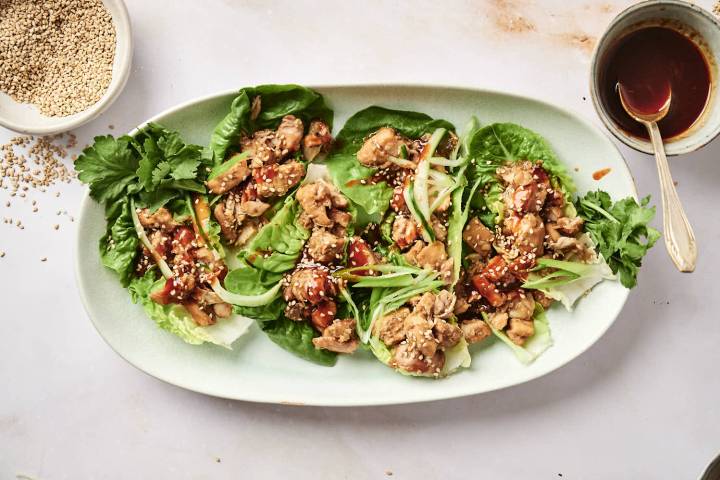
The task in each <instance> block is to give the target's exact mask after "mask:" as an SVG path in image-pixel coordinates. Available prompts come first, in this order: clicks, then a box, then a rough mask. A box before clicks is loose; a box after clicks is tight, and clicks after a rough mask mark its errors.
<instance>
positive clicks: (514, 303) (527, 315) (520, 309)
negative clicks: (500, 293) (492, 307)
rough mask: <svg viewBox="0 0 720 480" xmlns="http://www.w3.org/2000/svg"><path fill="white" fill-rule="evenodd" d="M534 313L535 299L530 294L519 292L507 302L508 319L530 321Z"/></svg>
mask: <svg viewBox="0 0 720 480" xmlns="http://www.w3.org/2000/svg"><path fill="white" fill-rule="evenodd" d="M534 311H535V299H534V298H533V295H532V293H530V292H521V293H519V294H517V295H515V296H513V297H511V300H510V301H509V302H508V311H507V312H508V315H509V316H510V318H511V319H512V318H520V319H532V316H533V312H534Z"/></svg>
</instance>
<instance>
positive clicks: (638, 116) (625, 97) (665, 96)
mask: <svg viewBox="0 0 720 480" xmlns="http://www.w3.org/2000/svg"><path fill="white" fill-rule="evenodd" d="M643 94H646V95H643ZM647 94H648V92H636V91H633V90H632V89H630V88H629V87H627V86H626V85H624V84H622V83H619V84H618V95H620V103H621V104H622V106H623V108H624V109H625V111H626V112H627V113H628V115H630V116H631V117H632V118H634V119H635V120H637V121H638V122H640V123H643V122H656V123H657V122H659V121H660V120H662V119H663V118H665V116H666V115H667V114H668V112H669V111H670V103H671V102H672V90H671V89H670V85H666V86H665V88H664V91H663V92H661V93H660V94H659V95H658V94H657V93H655V92H650V95H652V96H654V97H655V98H654V100H655V102H654V103H655V105H659V107H658V106H654V108H646V107H647V105H643V104H642V103H641V102H642V100H643V98H642V97H643V96H650V95H647ZM659 99H660V100H662V102H660V101H658V100H659Z"/></svg>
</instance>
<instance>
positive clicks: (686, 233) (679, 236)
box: [646, 122, 697, 272]
mask: <svg viewBox="0 0 720 480" xmlns="http://www.w3.org/2000/svg"><path fill="white" fill-rule="evenodd" d="M646 126H647V129H648V132H649V134H650V140H651V141H652V145H653V150H655V161H656V163H657V169H658V174H659V176H660V191H661V192H662V206H663V230H665V235H664V236H665V247H666V248H667V251H668V253H669V254H670V258H671V259H672V261H673V262H674V263H675V266H676V267H677V268H678V270H680V271H681V272H692V271H693V270H695V263H696V261H697V244H696V243H695V233H693V229H692V227H691V226H690V222H688V219H687V216H686V215H685V210H683V207H682V204H681V203H680V198H679V197H678V194H677V190H675V184H674V183H673V179H672V176H671V175H670V167H669V166H668V161H667V157H666V156H665V147H664V146H663V141H662V136H661V135H660V129H659V128H658V126H657V123H656V122H648V123H647V124H646Z"/></svg>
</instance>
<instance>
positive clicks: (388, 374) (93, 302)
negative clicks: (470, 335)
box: [77, 86, 636, 406]
mask: <svg viewBox="0 0 720 480" xmlns="http://www.w3.org/2000/svg"><path fill="white" fill-rule="evenodd" d="M317 90H319V91H320V92H321V93H322V94H323V95H324V96H325V97H326V101H327V102H328V103H329V104H330V106H331V107H332V108H333V109H334V110H335V115H336V116H335V125H336V127H335V130H336V131H337V130H338V129H339V128H340V127H341V126H342V125H343V123H344V122H345V120H346V119H347V118H348V117H349V116H350V115H351V114H353V113H354V112H356V111H358V110H360V109H362V108H365V107H367V106H369V105H373V104H375V105H382V106H385V107H390V108H398V109H403V110H416V111H421V112H425V113H427V114H429V115H432V116H433V117H436V118H446V119H447V120H449V121H451V122H453V123H455V125H456V126H457V127H458V128H460V129H462V127H463V126H464V124H465V123H466V122H467V120H468V119H469V118H470V116H471V115H476V116H477V117H478V118H479V120H480V122H481V123H490V122H515V123H519V124H521V125H523V126H525V127H528V128H531V129H533V130H535V131H537V132H538V133H540V134H541V135H543V136H544V137H545V138H547V139H548V140H549V141H550V143H551V144H552V146H553V147H554V149H555V151H556V152H557V154H558V156H559V157H560V159H561V160H562V161H563V162H564V163H565V164H566V165H567V167H568V170H569V171H570V172H571V174H572V175H573V176H574V178H575V181H576V183H577V185H578V190H579V192H584V191H587V190H594V189H597V188H599V187H601V188H602V189H603V190H606V191H607V192H608V193H610V195H612V196H613V197H614V198H623V197H626V196H636V193H635V186H634V183H633V179H632V176H631V175H630V172H629V171H628V168H627V166H626V164H625V162H624V160H623V158H622V156H621V155H620V153H619V152H618V150H617V149H616V147H615V146H614V145H613V143H611V142H610V140H609V139H608V137H607V136H606V135H605V134H604V133H602V132H601V131H599V130H598V129H597V128H595V127H594V126H592V125H590V124H589V123H587V122H586V121H584V120H582V119H580V118H578V117H577V116H575V115H573V114H571V113H569V112H567V111H564V110H561V109H559V108H556V107H554V106H551V105H548V104H545V103H542V102H538V101H536V100H532V99H528V98H523V97H517V96H512V95H507V94H502V93H496V92H488V91H481V90H469V89H455V88H441V87H416V86H340V87H320V88H317ZM233 97H234V92H225V93H222V94H218V95H214V96H211V97H206V98H202V99H199V100H195V101H192V102H189V103H185V104H183V105H180V106H178V107H176V108H173V109H170V110H168V111H166V112H164V113H162V114H160V115H158V116H156V117H155V118H153V119H152V120H153V121H155V122H159V123H161V124H163V125H165V126H167V127H169V128H173V129H177V130H179V131H180V133H181V134H182V135H183V136H184V137H185V140H186V141H188V142H193V143H197V144H200V145H205V144H206V143H207V142H208V139H209V136H210V132H211V130H212V128H213V127H214V125H215V124H216V123H217V122H218V121H219V120H220V118H221V117H223V116H224V115H225V113H226V112H227V110H228V108H229V106H230V102H231V99H232V98H233ZM600 168H610V169H612V172H611V173H610V174H609V175H607V176H605V177H604V178H603V179H602V180H601V181H599V182H598V181H595V180H593V179H592V173H593V172H594V171H596V170H598V169H600ZM104 228H105V221H104V217H103V208H102V207H101V206H100V205H99V204H97V203H95V202H94V201H92V200H91V199H90V198H89V197H88V196H86V197H85V199H84V201H83V204H82V212H81V217H80V222H79V227H78V239H77V278H78V283H79V288H80V293H81V296H82V300H83V302H84V304H85V307H86V309H87V312H88V314H89V316H90V318H91V319H92V321H93V323H94V324H95V327H96V328H97V330H98V332H100V335H102V337H103V338H104V339H105V340H106V341H107V343H108V344H109V345H110V346H111V347H112V348H113V349H114V350H115V351H116V352H117V353H118V354H119V355H121V356H122V357H123V358H125V359H126V360H127V361H128V362H130V363H131V364H133V365H134V366H136V367H138V368H139V369H140V370H143V371H144V372H146V373H148V374H150V375H152V376H154V377H157V378H159V379H161V380H164V381H166V382H168V383H171V384H174V385H177V386H180V387H183V388H187V389H190V390H194V391H197V392H202V393H206V394H209V395H215V396H218V397H225V398H232V399H239V400H249V401H256V402H274V403H289V404H305V405H336V406H343V405H344V406H350V405H381V404H396V403H410V402H420V401H428V400H439V399H445V398H452V397H460V396H463V395H470V394H477V393H482V392H488V391H491V390H496V389H499V388H503V387H508V386H511V385H517V384H519V383H523V382H526V381H528V380H532V379H534V378H537V377H539V376H541V375H544V374H546V373H548V372H551V371H553V370H555V369H557V368H559V367H561V366H562V365H564V364H566V363H567V362H569V361H571V360H572V359H574V358H576V357H577V356H578V355H580V354H581V353H582V352H583V351H585V350H586V349H587V348H589V347H590V346H591V345H592V344H593V343H595V342H596V341H597V340H598V339H599V338H600V337H601V336H602V334H603V333H604V332H605V331H606V330H607V329H608V327H609V326H610V325H611V324H612V323H613V321H614V320H615V318H616V317H617V315H618V314H619V312H620V310H621V308H622V307H623V304H624V303H625V300H626V299H627V296H628V291H627V290H626V289H625V288H623V287H622V286H621V285H620V284H619V283H618V282H612V281H605V282H602V283H601V284H600V285H598V286H597V287H596V288H595V289H594V290H593V291H592V292H591V293H590V294H589V295H588V296H587V297H585V298H583V299H581V300H580V301H579V302H578V305H577V306H576V309H575V310H574V311H573V312H572V313H569V312H567V311H565V310H564V309H562V307H560V306H559V305H555V306H553V307H552V308H551V309H550V310H549V312H548V317H549V321H550V324H551V331H552V335H553V340H554V344H553V346H552V347H551V348H550V349H549V350H548V351H546V352H545V353H544V354H543V355H541V356H540V357H539V358H538V359H537V360H536V361H535V362H534V363H532V364H530V365H523V364H522V363H520V362H519V361H518V360H517V359H516V358H515V356H514V354H513V352H512V351H511V350H510V349H508V348H507V347H506V346H505V345H503V344H501V343H500V342H490V343H483V344H481V345H474V346H472V347H471V352H472V354H473V361H472V366H471V368H469V369H464V370H462V371H460V372H458V373H456V374H455V375H452V376H450V377H449V378H445V379H441V380H432V379H422V378H410V377H407V376H403V375H399V374H397V373H395V372H393V371H392V370H391V369H389V368H387V367H386V366H384V365H383V364H381V363H380V362H378V361H376V360H375V359H374V358H372V355H371V354H370V353H369V352H362V351H358V352H357V353H356V354H355V355H352V356H351V357H342V356H341V357H342V358H340V359H339V361H338V363H337V365H336V366H334V367H322V366H317V365H314V364H312V363H309V362H306V361H304V360H301V359H299V358H296V357H294V356H293V355H292V354H290V353H288V352H286V351H284V350H282V349H281V348H279V347H278V346H276V345H275V344H273V343H272V342H271V341H270V340H269V339H268V338H267V337H266V336H265V335H264V334H263V333H262V332H261V331H260V330H259V329H258V328H257V327H256V326H254V327H253V328H252V329H251V331H250V332H249V333H248V334H246V335H245V336H243V337H241V338H240V339H239V340H238V341H237V342H236V343H235V344H234V346H233V347H234V348H233V350H226V349H224V348H221V347H217V346H212V345H207V344H206V345H203V346H193V345H188V344H185V343H183V341H182V340H180V339H179V338H177V337H176V336H174V335H172V334H170V333H168V332H166V331H164V330H161V329H159V328H158V327H157V326H156V325H155V323H154V322H153V321H152V320H150V319H149V318H148V317H146V316H145V314H144V313H143V310H142V308H141V307H140V306H139V305H134V304H132V303H131V301H130V298H129V295H128V293H127V291H126V290H124V289H123V288H122V287H121V285H120V283H119V282H118V281H117V279H116V278H115V277H114V276H113V273H112V272H111V271H109V270H106V269H105V268H103V266H102V265H101V264H100V257H99V255H98V250H97V244H98V239H99V238H100V237H101V236H102V234H103V232H104ZM473 347H474V348H473Z"/></svg>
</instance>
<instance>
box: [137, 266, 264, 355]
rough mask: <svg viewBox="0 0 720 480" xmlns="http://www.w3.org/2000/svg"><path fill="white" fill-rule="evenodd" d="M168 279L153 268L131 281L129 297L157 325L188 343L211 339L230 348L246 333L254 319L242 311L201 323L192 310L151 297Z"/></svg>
mask: <svg viewBox="0 0 720 480" xmlns="http://www.w3.org/2000/svg"><path fill="white" fill-rule="evenodd" d="M164 284H165V279H164V278H160V279H159V280H156V279H155V272H154V270H152V269H151V270H149V271H148V272H146V273H145V275H144V276H143V277H135V278H134V279H133V280H132V281H131V282H130V284H129V285H128V291H129V292H130V297H131V298H132V300H133V302H134V303H139V304H140V305H142V307H143V309H144V310H145V313H146V314H147V316H149V317H150V318H151V319H152V320H153V321H155V323H156V324H157V325H158V327H160V328H162V329H163V330H167V331H168V332H170V333H173V334H175V335H177V336H178V337H180V338H181V339H182V340H183V341H185V342H186V343H190V344H192V345H200V344H202V343H205V342H208V343H213V344H216V345H220V346H222V347H225V348H228V349H229V348H231V345H232V343H233V342H234V341H235V340H237V339H238V338H239V337H240V336H241V335H242V334H244V333H245V332H246V331H247V330H248V328H250V326H251V325H252V324H253V320H251V319H249V318H246V317H243V316H241V315H232V316H231V317H230V318H225V319H219V320H218V321H217V323H215V324H214V325H210V326H207V327H201V326H199V325H197V324H196V323H195V321H194V320H193V319H192V317H191V316H190V314H189V313H188V312H187V310H185V308H184V307H183V306H181V305H177V304H170V305H160V304H158V303H155V302H153V301H152V300H151V299H150V294H151V293H152V292H153V291H155V290H158V289H161V288H163V286H164Z"/></svg>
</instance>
